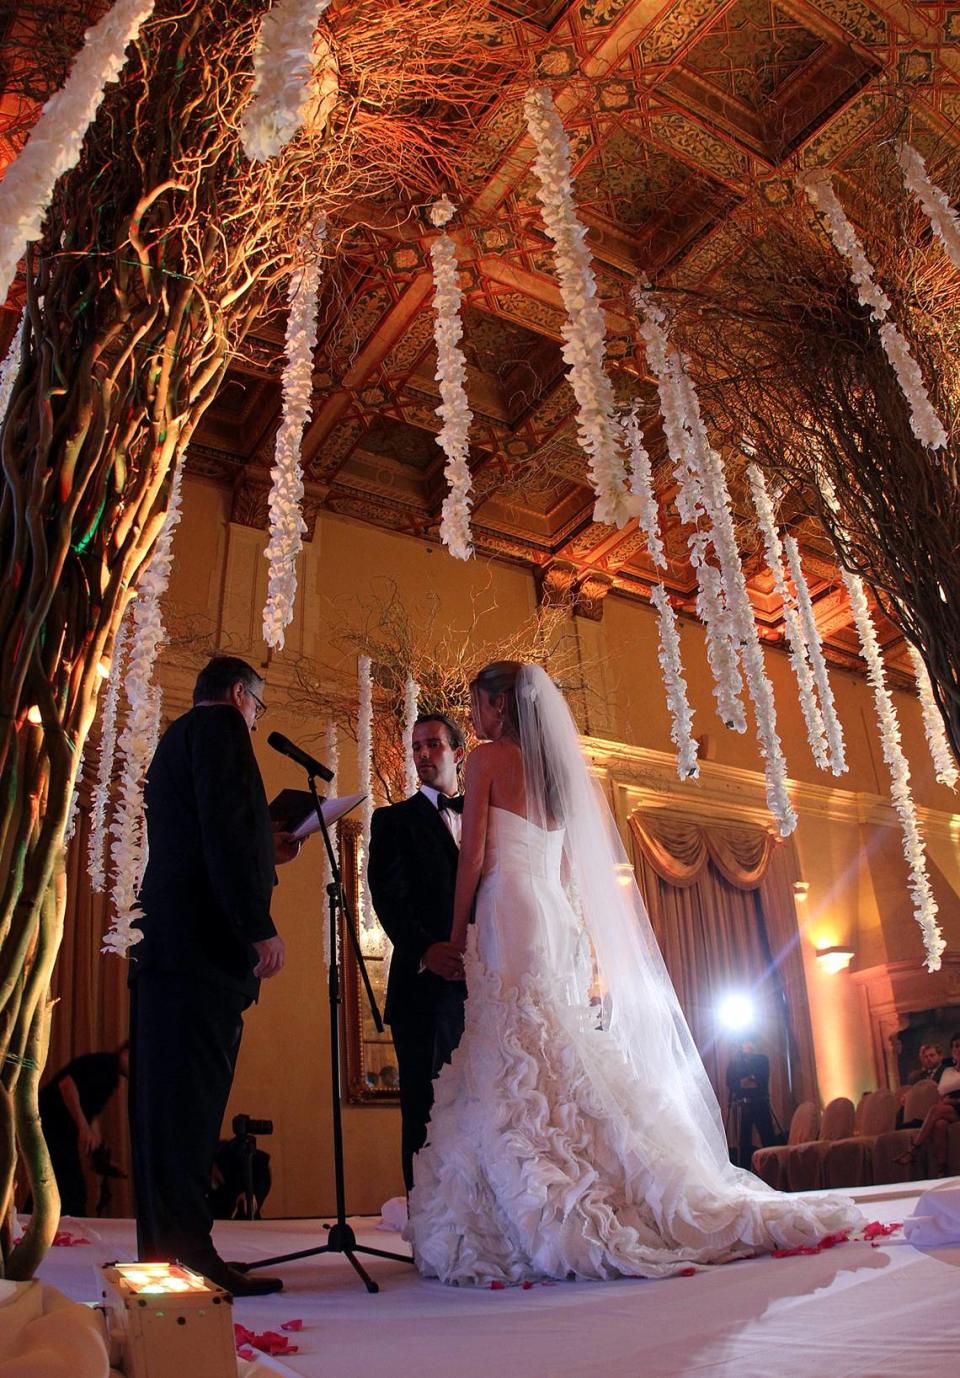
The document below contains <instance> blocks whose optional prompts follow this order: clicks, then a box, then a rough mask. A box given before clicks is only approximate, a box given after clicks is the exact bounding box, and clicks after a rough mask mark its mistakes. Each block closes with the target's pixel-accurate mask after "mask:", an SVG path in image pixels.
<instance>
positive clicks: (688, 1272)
mask: <svg viewBox="0 0 960 1378" xmlns="http://www.w3.org/2000/svg"><path fill="white" fill-rule="evenodd" d="M697 1272H698V1270H697V1269H696V1268H681V1269H680V1272H679V1273H678V1274H677V1276H678V1277H681V1278H695V1277H696V1276H697Z"/></svg>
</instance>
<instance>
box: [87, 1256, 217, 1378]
mask: <svg viewBox="0 0 960 1378" xmlns="http://www.w3.org/2000/svg"><path fill="white" fill-rule="evenodd" d="M99 1272H100V1278H101V1286H100V1291H101V1295H102V1299H103V1310H104V1316H105V1319H106V1324H107V1330H108V1334H109V1337H110V1348H111V1356H112V1357H113V1362H114V1363H116V1364H117V1365H118V1366H119V1367H120V1369H121V1371H122V1372H123V1374H124V1375H125V1378H184V1375H185V1374H190V1375H195V1376H196V1378H200V1376H201V1375H202V1378H236V1372H237V1359H236V1352H235V1348H234V1339H233V1312H232V1310H231V1302H232V1298H231V1297H230V1294H229V1293H228V1292H225V1291H224V1290H223V1288H221V1287H217V1286H215V1285H214V1284H213V1283H212V1282H208V1281H207V1279H206V1278H205V1277H202V1276H201V1275H200V1273H195V1272H193V1270H192V1269H190V1268H185V1267H184V1266H183V1265H182V1264H180V1263H112V1264H108V1265H107V1266H106V1267H104V1268H101V1269H100V1270H99Z"/></svg>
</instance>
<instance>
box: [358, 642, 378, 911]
mask: <svg viewBox="0 0 960 1378" xmlns="http://www.w3.org/2000/svg"><path fill="white" fill-rule="evenodd" d="M357 677H358V685H359V692H358V697H357V778H358V780H359V782H360V783H359V787H360V789H361V790H362V791H363V795H364V799H363V803H362V805H361V806H360V808H361V813H360V821H361V830H362V837H363V866H362V867H361V872H360V923H361V926H362V928H363V930H364V932H366V933H370V932H372V931H373V929H374V928H375V927H376V926H377V916H376V914H375V913H374V908H373V900H372V898H371V895H370V882H369V880H368V878H367V864H368V862H369V858H370V825H371V823H372V821H373V678H372V676H371V673H370V657H369V656H360V657H359V658H358V660H357Z"/></svg>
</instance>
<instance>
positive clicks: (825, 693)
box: [783, 536, 847, 775]
mask: <svg viewBox="0 0 960 1378" xmlns="http://www.w3.org/2000/svg"><path fill="white" fill-rule="evenodd" d="M783 544H784V550H785V551H786V555H787V564H788V565H789V568H790V578H791V581H792V582H793V587H794V590H795V592H796V599H797V611H798V612H799V614H800V622H801V625H802V627H803V639H804V642H805V644H806V649H807V656H808V657H809V659H810V668H811V670H812V671H813V678H814V681H815V682H816V686H817V693H818V694H819V695H820V712H821V715H822V717H823V726H824V730H825V732H826V734H827V746H828V747H829V749H830V769H831V770H832V771H833V773H834V775H842V774H843V773H844V771H845V770H846V769H847V757H846V747H845V745H844V741H843V725H842V724H841V722H840V717H839V715H838V713H837V704H836V700H835V699H834V696H833V686H832V685H831V683H830V673H829V671H828V669H827V662H826V659H825V658H824V654H823V644H822V642H821V640H820V628H819V627H818V626H817V618H816V614H815V613H814V611H813V599H812V598H811V597H810V588H809V585H808V584H807V580H806V576H805V575H804V572H803V565H802V564H801V562H800V549H799V547H798V545H797V542H796V539H795V537H793V536H787V537H785V538H784V543H783Z"/></svg>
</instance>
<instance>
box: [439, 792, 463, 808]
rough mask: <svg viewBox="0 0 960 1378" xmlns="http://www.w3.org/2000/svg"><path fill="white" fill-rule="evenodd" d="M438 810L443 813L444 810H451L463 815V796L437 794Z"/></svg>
mask: <svg viewBox="0 0 960 1378" xmlns="http://www.w3.org/2000/svg"><path fill="white" fill-rule="evenodd" d="M437 808H438V809H439V810H440V812H441V813H443V811H444V809H450V810H451V811H452V812H453V813H463V795H462V794H453V795H450V794H439V793H438V794H437Z"/></svg>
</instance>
